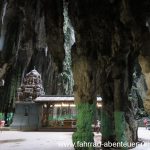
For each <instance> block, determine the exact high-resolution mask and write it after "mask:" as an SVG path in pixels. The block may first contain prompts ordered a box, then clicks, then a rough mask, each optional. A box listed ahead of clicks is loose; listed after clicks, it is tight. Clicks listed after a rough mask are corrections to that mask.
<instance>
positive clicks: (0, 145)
mask: <svg viewBox="0 0 150 150" xmlns="http://www.w3.org/2000/svg"><path fill="white" fill-rule="evenodd" d="M138 134H139V138H140V140H142V141H144V143H143V144H140V145H138V147H136V148H134V149H133V150H150V130H146V129H145V128H139V130H138ZM94 140H95V142H97V141H99V140H101V134H97V133H95V138H94ZM0 150H74V148H73V145H72V132H20V131H2V132H0Z"/></svg>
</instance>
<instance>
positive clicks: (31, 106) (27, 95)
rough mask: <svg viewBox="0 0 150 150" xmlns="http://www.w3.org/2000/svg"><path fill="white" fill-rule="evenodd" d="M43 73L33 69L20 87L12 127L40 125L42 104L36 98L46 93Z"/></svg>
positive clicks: (36, 126) (23, 128)
mask: <svg viewBox="0 0 150 150" xmlns="http://www.w3.org/2000/svg"><path fill="white" fill-rule="evenodd" d="M44 94H45V93H44V89H43V86H42V80H41V75H40V74H39V73H38V72H37V70H35V69H33V70H32V71H30V72H29V73H27V74H26V75H25V77H24V78H23V81H22V83H21V86H20V87H19V88H18V91H17V97H16V103H15V113H14V118H13V123H12V125H11V127H12V128H15V129H19V130H37V129H38V127H39V125H40V113H41V105H39V104H37V103H35V102H34V100H35V99H36V98H37V97H39V96H42V95H44Z"/></svg>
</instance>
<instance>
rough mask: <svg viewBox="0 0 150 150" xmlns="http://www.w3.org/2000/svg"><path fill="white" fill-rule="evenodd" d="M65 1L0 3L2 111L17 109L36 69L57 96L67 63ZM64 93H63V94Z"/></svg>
mask: <svg viewBox="0 0 150 150" xmlns="http://www.w3.org/2000/svg"><path fill="white" fill-rule="evenodd" d="M63 22H64V19H63V1H62V0H61V1H55V0H32V1H30V0H26V1H24V0H21V1H20V0H0V33H1V34H0V69H1V70H0V79H1V81H5V84H4V86H1V87H0V110H3V111H6V110H9V109H11V108H13V105H14V102H15V97H16V91H17V88H18V86H20V84H21V80H22V78H23V76H24V75H25V74H26V73H27V72H29V71H30V70H32V69H33V68H34V66H35V68H36V69H37V70H38V71H39V73H41V75H42V80H43V85H44V89H45V92H46V94H57V91H58V89H59V88H60V86H58V74H59V73H60V72H61V71H62V69H63V65H62V62H63V60H64V55H65V51H64V33H63ZM60 93H61V91H60Z"/></svg>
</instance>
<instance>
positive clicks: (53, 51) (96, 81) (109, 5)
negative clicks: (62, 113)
mask: <svg viewBox="0 0 150 150" xmlns="http://www.w3.org/2000/svg"><path fill="white" fill-rule="evenodd" d="M66 2H67V3H68V4H67V5H68V6H69V9H68V11H69V12H68V15H69V18H70V20H69V21H70V23H71V24H72V28H74V33H75V40H76V42H75V43H74V44H73V43H72V44H73V46H72V45H69V47H71V46H72V53H71V57H72V71H73V77H74V88H73V89H74V94H75V100H76V104H77V109H78V114H79V116H78V122H77V132H76V133H75V134H74V136H73V140H74V141H75V142H76V141H77V140H80V141H93V134H92V132H91V130H92V129H91V124H92V122H93V120H94V117H93V116H94V114H95V113H96V112H95V111H96V109H95V101H96V95H101V96H102V98H103V111H102V135H103V137H102V140H103V142H105V141H108V140H109V141H118V142H120V141H123V142H126V141H128V142H135V141H137V140H138V137H137V123H136V120H135V113H134V111H135V110H133V105H136V104H135V103H137V102H135V101H133V100H131V99H130V97H129V96H130V95H131V97H132V98H133V97H134V96H132V94H131V92H132V88H133V73H134V68H135V65H136V64H138V62H137V58H138V56H139V54H140V57H139V63H140V65H141V67H142V72H143V74H144V75H145V79H146V83H147V88H148V93H147V97H146V101H145V103H144V106H145V108H146V110H147V112H149V79H148V78H149V57H150V47H149V44H148V43H149V39H150V35H149V31H150V21H149V20H150V19H149V17H150V13H149V10H150V8H149V7H150V2H149V0H145V1H141V0H132V1H130V0H120V1H119V0H66ZM0 12H1V14H0V16H1V18H0V19H1V23H0V31H1V34H0V68H2V69H1V72H0V79H1V80H2V79H4V80H5V86H3V87H0V95H1V105H0V110H1V111H5V112H7V111H11V110H12V109H13V108H14V101H15V97H16V90H17V88H18V87H19V85H20V83H21V81H22V77H23V76H24V74H26V73H27V72H29V71H30V70H32V69H33V66H36V68H37V70H38V71H39V73H40V74H41V75H42V80H43V85H44V89H45V93H46V94H57V93H59V94H61V93H63V94H64V93H65V92H64V89H63V90H61V89H62V87H60V85H59V83H60V82H59V80H60V78H59V76H60V74H59V73H60V72H62V70H63V60H64V58H65V50H66V49H65V48H64V42H66V39H64V32H63V26H64V16H63V12H64V8H63V0H59V1H56V0H32V1H30V0H26V1H20V0H8V1H7V0H6V1H0ZM65 33H66V32H65ZM68 35H70V34H69V33H68ZM144 86H145V85H144ZM2 93H4V94H2ZM68 93H69V92H68ZM85 114H86V115H85ZM84 115H85V116H84Z"/></svg>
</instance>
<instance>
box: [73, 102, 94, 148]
mask: <svg viewBox="0 0 150 150" xmlns="http://www.w3.org/2000/svg"><path fill="white" fill-rule="evenodd" d="M76 107H77V111H78V115H77V131H76V132H75V133H74V134H73V136H72V139H73V143H74V144H75V149H76V150H83V149H84V150H92V149H94V148H93V146H92V144H88V143H92V142H94V140H93V137H94V135H93V133H92V126H91V125H92V123H93V119H94V112H95V110H96V108H95V107H96V105H95V104H89V103H80V104H77V106H76ZM86 144H87V145H86Z"/></svg>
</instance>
